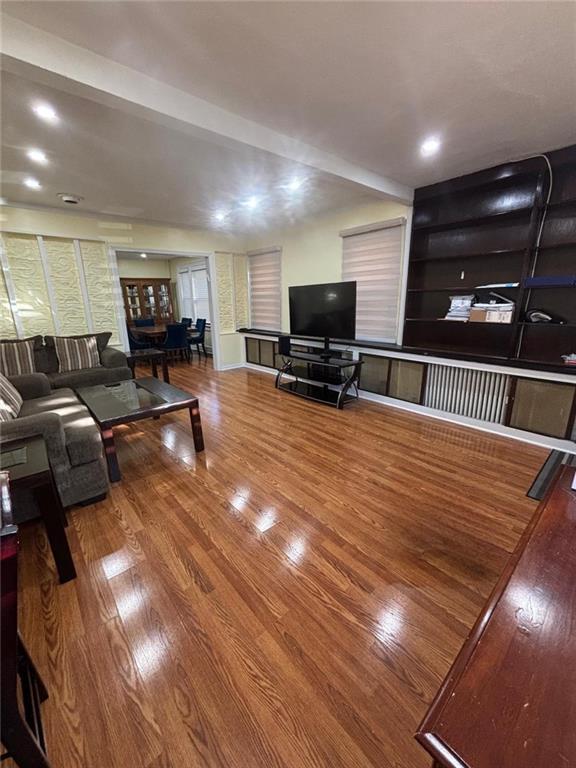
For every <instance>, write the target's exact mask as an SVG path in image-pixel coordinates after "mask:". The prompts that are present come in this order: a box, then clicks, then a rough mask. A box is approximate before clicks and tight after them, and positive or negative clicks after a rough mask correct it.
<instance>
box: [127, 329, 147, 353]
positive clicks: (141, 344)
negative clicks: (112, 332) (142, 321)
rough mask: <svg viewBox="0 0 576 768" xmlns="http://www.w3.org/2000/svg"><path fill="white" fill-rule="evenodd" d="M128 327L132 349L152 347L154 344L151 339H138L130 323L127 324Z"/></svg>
mask: <svg viewBox="0 0 576 768" xmlns="http://www.w3.org/2000/svg"><path fill="white" fill-rule="evenodd" d="M126 329H127V331H128V343H129V344H130V349H131V350H132V352H134V351H135V350H137V349H150V347H151V346H152V345H151V344H150V342H149V341H142V339H137V338H136V336H134V334H133V333H132V329H131V328H130V326H129V325H127V326H126Z"/></svg>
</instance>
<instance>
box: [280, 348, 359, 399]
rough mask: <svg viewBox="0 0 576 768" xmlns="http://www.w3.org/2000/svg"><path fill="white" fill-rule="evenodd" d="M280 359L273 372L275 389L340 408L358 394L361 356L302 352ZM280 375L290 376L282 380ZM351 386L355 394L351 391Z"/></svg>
mask: <svg viewBox="0 0 576 768" xmlns="http://www.w3.org/2000/svg"><path fill="white" fill-rule="evenodd" d="M283 360H284V363H283V365H282V366H281V368H279V369H278V373H277V374H276V389H281V390H283V391H284V392H290V393H291V394H293V395H298V396H299V397H305V398H307V399H308V400H316V401H317V402H319V403H325V404H326V405H331V406H333V407H334V408H340V409H342V408H343V407H344V404H345V403H348V402H350V401H351V400H356V399H357V398H358V380H359V378H360V368H361V367H362V361H361V360H348V359H346V358H343V357H330V358H326V357H324V356H322V355H311V354H307V353H305V352H292V353H290V354H289V355H283ZM283 376H286V377H288V376H289V377H290V380H288V381H285V380H284V381H283V379H282V377H283ZM351 388H352V389H353V391H354V394H350V389H351Z"/></svg>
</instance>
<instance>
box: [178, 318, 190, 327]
mask: <svg viewBox="0 0 576 768" xmlns="http://www.w3.org/2000/svg"><path fill="white" fill-rule="evenodd" d="M180 322H181V323H182V325H185V326H186V328H190V326H191V325H192V318H191V317H183V318H182V320H180Z"/></svg>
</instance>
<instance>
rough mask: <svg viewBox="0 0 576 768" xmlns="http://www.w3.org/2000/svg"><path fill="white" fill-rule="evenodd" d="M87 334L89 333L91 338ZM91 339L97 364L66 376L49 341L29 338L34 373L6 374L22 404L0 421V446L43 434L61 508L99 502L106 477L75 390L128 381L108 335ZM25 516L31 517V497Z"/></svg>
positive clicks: (95, 432)
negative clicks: (18, 408) (98, 360)
mask: <svg viewBox="0 0 576 768" xmlns="http://www.w3.org/2000/svg"><path fill="white" fill-rule="evenodd" d="M90 335H92V334H90ZM93 335H95V336H96V341H97V345H98V352H99V355H100V363H101V365H100V366H98V367H97V368H87V369H82V370H77V371H71V372H67V373H60V372H59V371H58V367H59V366H58V357H57V355H56V349H55V346H54V337H53V336H45V337H44V342H43V340H42V336H36V337H35V338H34V363H35V367H36V371H37V372H36V373H29V374H24V375H20V376H9V377H8V378H9V380H10V381H11V382H12V384H13V385H14V386H15V387H16V389H17V390H18V391H19V392H20V394H21V395H22V398H23V400H24V402H23V404H22V408H21V410H20V413H19V414H18V416H17V417H16V418H15V419H13V420H12V421H10V422H4V423H2V428H1V433H0V440H1V441H2V442H5V441H10V440H17V439H20V438H26V437H32V436H34V435H42V437H44V440H45V442H46V448H47V451H48V457H49V460H50V466H51V467H52V471H53V474H54V480H55V482H56V487H57V488H58V492H59V494H60V498H61V500H62V504H63V505H64V507H69V506H72V505H73V504H81V503H86V502H90V501H93V500H96V499H98V498H102V497H104V496H105V495H106V493H107V491H108V473H107V469H106V462H105V460H104V457H103V449H102V440H101V437H100V430H99V429H98V427H97V426H96V423H95V422H94V420H93V419H92V416H91V415H90V412H89V411H88V409H87V408H86V407H85V406H84V405H83V404H82V403H81V402H80V400H79V399H78V398H77V397H76V394H75V392H74V389H76V388H79V387H89V386H92V385H95V384H112V383H115V382H118V381H125V380H127V379H131V378H132V372H131V370H130V368H128V366H127V363H126V355H125V354H124V353H123V352H121V351H119V350H117V349H113V348H112V347H108V346H107V344H108V341H109V339H110V335H111V334H109V333H98V334H93ZM26 507H27V509H26V514H25V516H24V518H22V517H21V518H20V519H21V520H22V519H26V518H30V517H36V516H37V510H36V509H35V503H34V501H33V500H32V499H31V500H30V503H27V504H26Z"/></svg>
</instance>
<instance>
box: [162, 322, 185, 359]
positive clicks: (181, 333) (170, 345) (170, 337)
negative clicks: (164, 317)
mask: <svg viewBox="0 0 576 768" xmlns="http://www.w3.org/2000/svg"><path fill="white" fill-rule="evenodd" d="M159 346H160V349H163V350H165V351H166V354H167V355H168V356H169V357H175V356H176V355H177V354H178V352H180V359H184V358H186V360H188V362H190V347H189V346H188V328H187V327H186V326H185V325H183V324H182V323H168V324H167V325H166V336H165V337H164V342H163V343H162V344H160V345H159Z"/></svg>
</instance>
